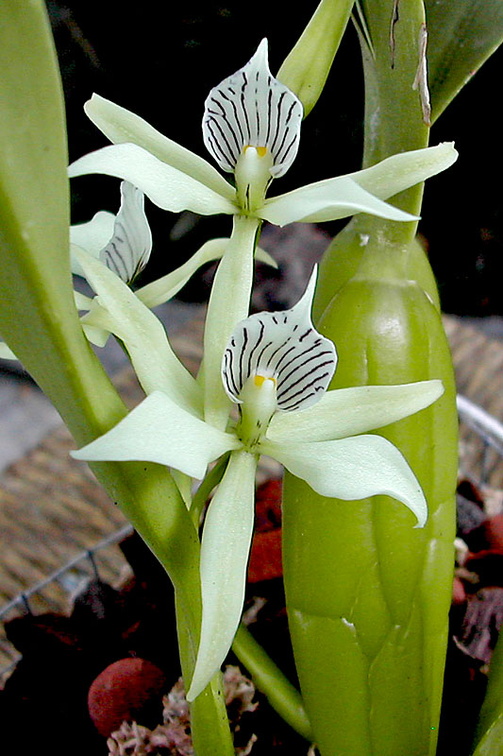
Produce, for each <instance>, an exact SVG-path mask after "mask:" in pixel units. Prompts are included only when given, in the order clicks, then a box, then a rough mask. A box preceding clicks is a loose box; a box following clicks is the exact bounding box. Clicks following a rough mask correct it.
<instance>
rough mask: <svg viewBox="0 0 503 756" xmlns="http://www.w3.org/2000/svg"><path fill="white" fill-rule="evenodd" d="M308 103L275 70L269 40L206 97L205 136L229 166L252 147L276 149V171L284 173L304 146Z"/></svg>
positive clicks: (227, 168) (220, 160)
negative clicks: (303, 124)
mask: <svg viewBox="0 0 503 756" xmlns="http://www.w3.org/2000/svg"><path fill="white" fill-rule="evenodd" d="M302 114H303V108H302V104H301V102H300V100H299V99H298V98H297V97H296V96H295V95H294V94H293V92H291V91H290V90H289V89H288V87H285V85H284V84H281V83H280V82H279V81H278V80H277V79H275V78H274V77H273V76H272V75H271V72H270V70H269V63H268V56H267V40H266V39H263V40H262V42H261V43H260V45H259V47H258V49H257V52H256V53H255V55H254V56H253V57H252V59H251V60H250V61H249V62H248V63H247V64H246V65H245V66H243V68H241V69H239V71H236V73H234V74H232V76H229V77H228V78H226V79H224V80H223V81H222V82H221V83H220V84H219V85H218V86H216V87H214V89H212V90H211V92H210V93H209V95H208V98H207V99H206V102H205V112H204V117H203V138H204V143H205V145H206V147H207V148H208V150H209V152H210V153H211V154H212V155H213V157H214V158H215V160H216V161H217V163H218V164H219V165H220V167H221V168H222V169H223V170H224V171H230V172H232V171H234V169H235V167H236V163H237V161H238V159H239V157H240V155H241V153H242V151H243V149H244V148H245V147H247V146H251V147H263V148H266V149H267V151H268V152H270V153H271V155H272V158H273V166H272V168H271V169H270V173H271V175H272V176H274V177H278V176H282V175H283V174H284V173H285V172H286V171H287V170H288V168H289V167H290V165H291V164H292V162H293V160H294V159H295V156H296V154H297V149H298V145H299V136H300V124H301V121H302Z"/></svg>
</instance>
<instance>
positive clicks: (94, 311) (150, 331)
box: [77, 251, 202, 415]
mask: <svg viewBox="0 0 503 756" xmlns="http://www.w3.org/2000/svg"><path fill="white" fill-rule="evenodd" d="M77 254H78V259H79V262H80V264H81V266H82V268H83V270H84V273H85V276H86V278H87V280H88V281H89V283H90V285H91V286H92V288H93V289H94V291H95V292H96V294H97V298H96V300H95V301H94V302H93V307H92V308H91V310H90V312H89V313H88V314H87V315H85V316H84V318H83V321H82V322H83V324H86V325H87V326H93V327H95V328H101V329H103V330H108V331H110V332H111V333H113V334H114V335H115V336H116V337H117V338H118V339H120V340H121V341H122V342H123V343H124V346H125V348H126V350H127V352H128V354H129V356H130V358H131V362H132V364H133V367H134V369H135V372H136V375H137V376H138V380H139V381H140V383H141V385H142V388H143V390H144V391H145V393H146V394H150V393H152V392H153V391H155V390H158V391H165V392H166V394H168V395H169V396H170V397H172V399H174V400H175V401H177V402H178V403H179V404H180V405H181V406H182V407H185V408H186V409H187V410H188V411H189V412H192V413H194V414H196V415H198V414H200V413H201V411H202V394H201V389H200V387H199V385H198V384H197V382H196V381H195V379H194V378H193V377H192V376H191V375H190V373H189V372H188V370H186V368H185V367H184V366H183V365H182V364H181V362H180V361H179V360H178V358H177V357H176V355H175V353H174V352H173V350H172V348H171V345H170V343H169V340H168V337H167V335H166V332H165V330H164V327H163V325H162V323H161V322H160V320H159V319H158V318H157V317H156V316H155V315H154V313H153V312H152V311H151V310H149V308H148V307H146V306H145V305H144V304H143V302H141V301H140V300H139V299H138V297H137V296H136V295H135V294H134V293H133V292H132V291H131V289H130V288H129V286H127V284H125V283H124V282H123V281H121V279H120V278H118V277H117V276H116V275H115V274H114V273H112V271H111V270H109V269H108V268H107V267H106V266H105V265H103V263H101V262H100V261H99V260H96V259H95V258H94V257H91V256H90V255H86V254H85V253H83V252H80V251H79V252H78V253H77Z"/></svg>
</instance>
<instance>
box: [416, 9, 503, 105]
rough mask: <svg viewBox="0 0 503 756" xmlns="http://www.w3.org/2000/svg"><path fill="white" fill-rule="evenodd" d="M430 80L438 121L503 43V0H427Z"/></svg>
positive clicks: (432, 99) (432, 101)
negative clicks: (461, 90)
mask: <svg viewBox="0 0 503 756" xmlns="http://www.w3.org/2000/svg"><path fill="white" fill-rule="evenodd" d="M425 6H426V23H427V27H428V79H429V88H430V97H431V103H432V116H433V120H436V119H437V118H438V117H439V116H440V115H441V114H442V113H443V111H444V110H445V108H446V107H447V105H448V104H449V103H450V102H451V100H453V99H454V97H455V96H456V94H457V93H458V92H459V91H460V89H462V87H463V86H464V85H465V84H466V83H467V82H468V81H469V80H470V79H471V78H472V76H473V75H474V74H475V73H476V72H477V71H478V69H479V68H480V67H481V66H482V64H483V63H484V62H485V61H486V60H487V59H488V58H489V57H490V56H491V55H492V53H493V52H494V51H495V50H496V49H497V47H499V45H500V44H501V42H502V41H503V4H502V3H501V2H500V0H425Z"/></svg>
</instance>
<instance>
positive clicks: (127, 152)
mask: <svg viewBox="0 0 503 756" xmlns="http://www.w3.org/2000/svg"><path fill="white" fill-rule="evenodd" d="M90 173H101V174H105V175H106V176H116V177H117V178H121V179H123V180H125V181H129V182H130V183H132V184H134V185H135V186H137V187H138V188H139V189H141V191H142V192H144V194H146V195H147V197H149V199H151V200H152V202H153V203H154V204H155V205H157V206H158V207H160V208H161V209H162V210H169V211H171V212H173V213H179V212H181V211H182V210H191V211H192V212H194V213H197V214H198V215H214V214H218V213H224V214H227V215H232V214H234V213H235V212H236V206H235V205H234V204H233V202H232V201H231V200H230V199H229V196H228V193H226V195H224V194H220V193H217V192H216V191H214V190H213V189H210V188H209V187H208V186H206V185H205V184H203V183H201V182H200V181H198V180H197V179H195V178H192V176H189V175H188V174H186V173H183V172H182V171H180V170H178V169H177V168H173V167H172V166H170V165H168V164H167V163H163V162H162V161H161V160H159V159H158V158H156V157H155V156H154V155H152V154H151V153H150V152H148V151H147V150H144V149H143V148H142V147H138V146H137V145H136V144H114V145H111V146H110V147H103V148H102V149H101V150H96V152H90V153H89V154H88V155H84V156H83V157H81V158H79V159H78V160H76V161H75V162H74V163H72V164H71V165H70V167H69V169H68V175H69V176H70V178H72V177H74V176H84V175H87V174H90ZM229 188H230V187H229ZM232 196H233V193H232Z"/></svg>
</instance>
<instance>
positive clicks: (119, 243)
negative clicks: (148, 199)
mask: <svg viewBox="0 0 503 756" xmlns="http://www.w3.org/2000/svg"><path fill="white" fill-rule="evenodd" d="M144 204H145V195H144V194H143V192H142V191H140V190H139V189H137V187H135V186H133V185H132V184H130V183H129V181H123V182H122V183H121V206H120V210H119V212H118V213H117V216H116V218H115V224H114V231H113V235H112V237H111V239H110V240H109V242H108V243H107V245H106V246H105V247H104V248H103V249H102V250H101V251H100V253H99V258H100V260H101V262H102V263H104V264H105V265H106V266H107V268H110V270H111V271H113V272H114V273H115V274H116V275H118V276H119V278H120V279H122V281H124V282H125V283H132V281H133V280H134V279H135V278H136V276H138V275H139V273H141V271H142V270H143V268H144V267H145V265H146V264H147V262H148V260H149V257H150V253H151V251H152V233H151V231H150V226H149V224H148V221H147V217H146V215H145V210H144Z"/></svg>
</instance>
